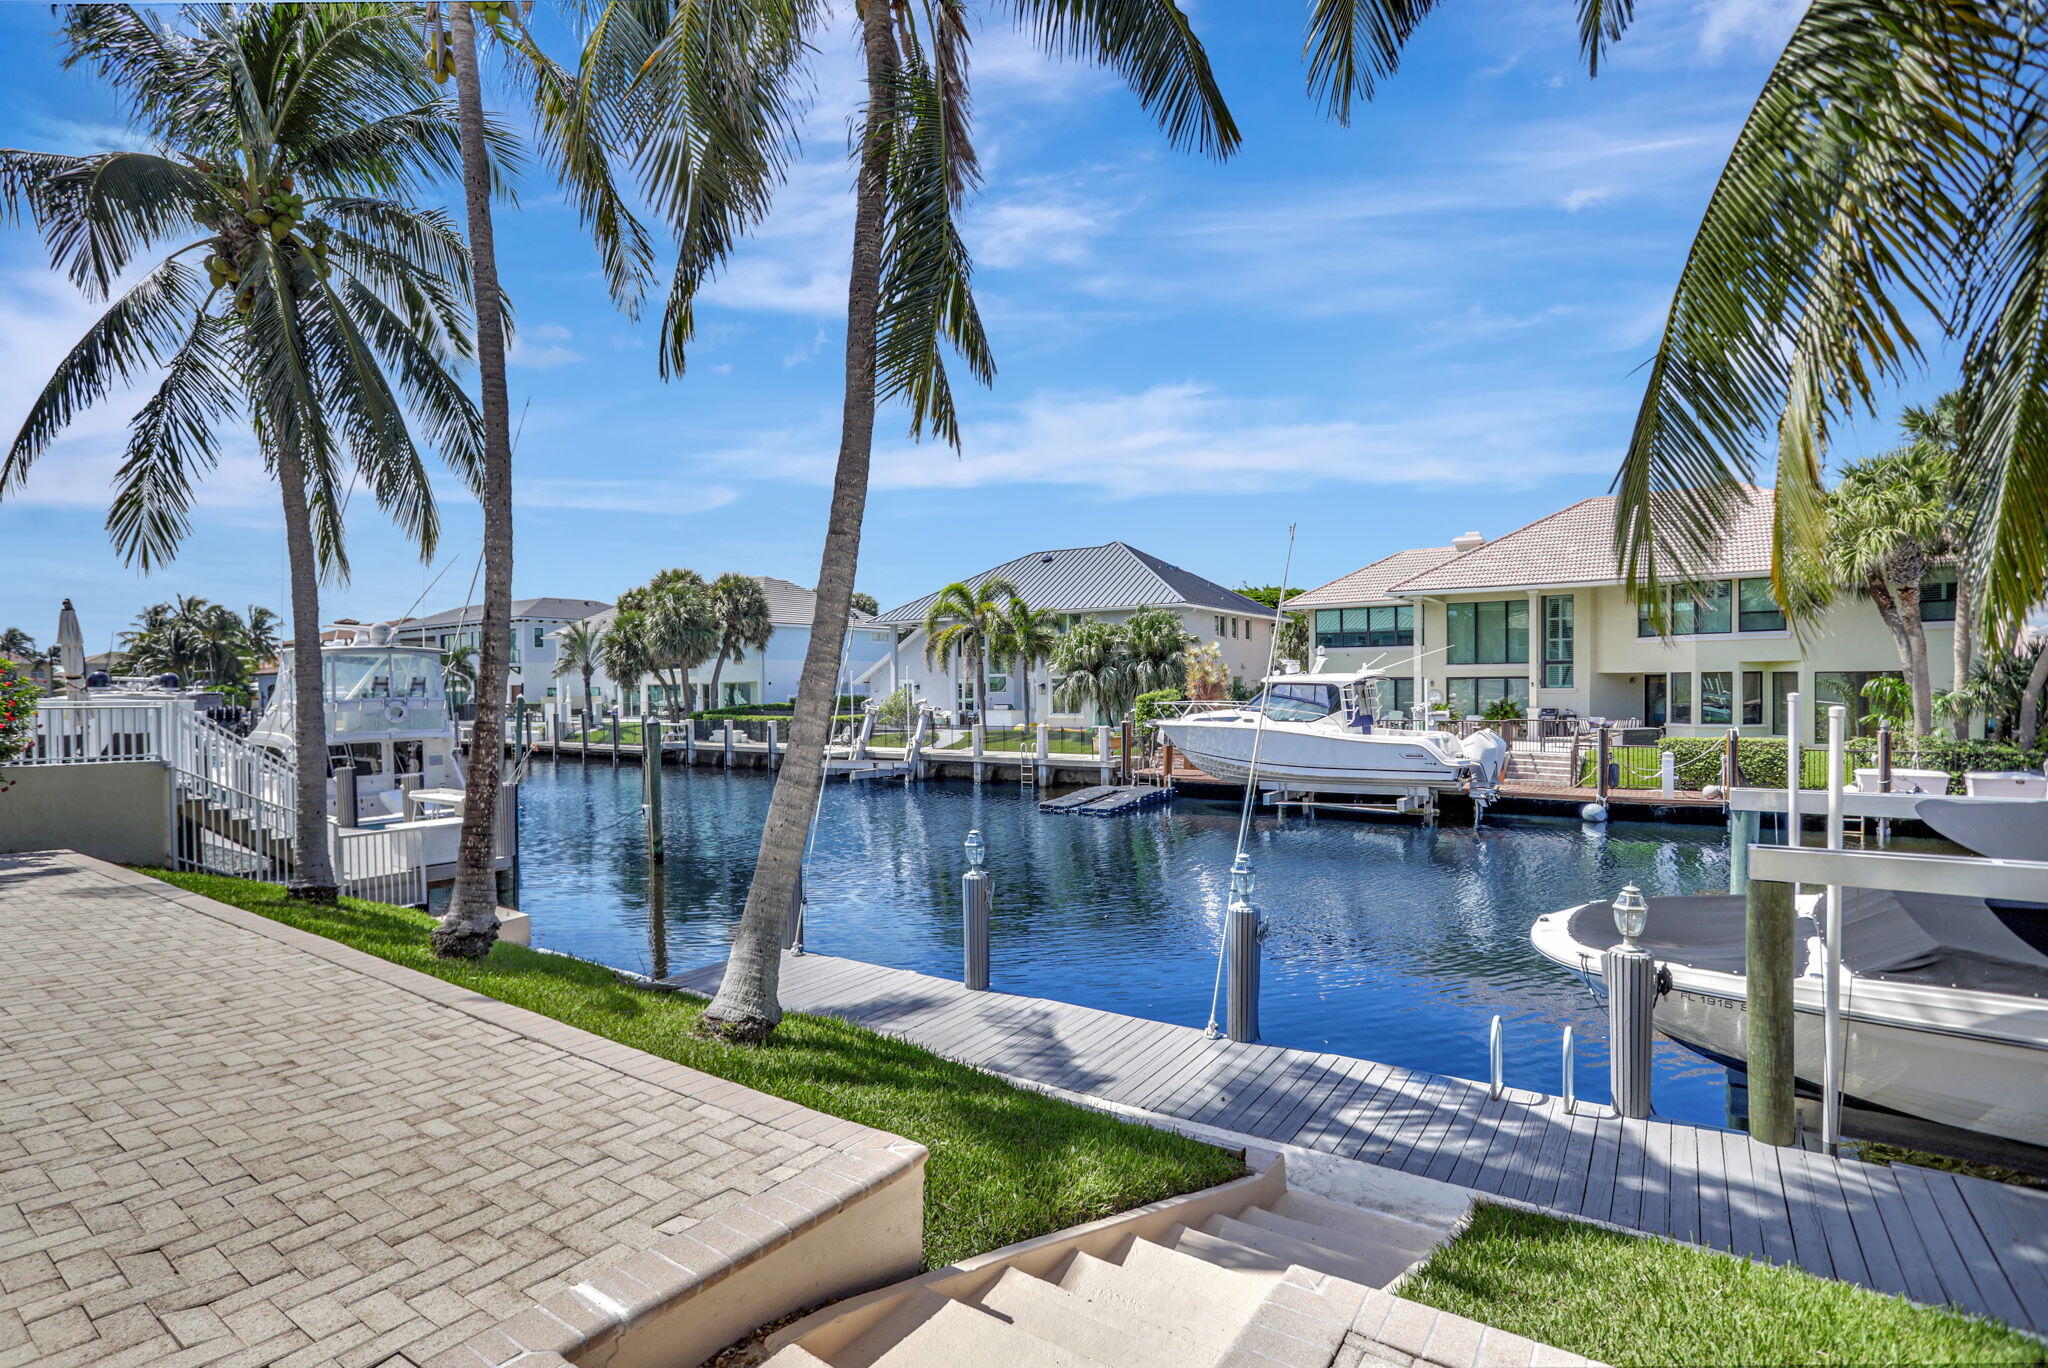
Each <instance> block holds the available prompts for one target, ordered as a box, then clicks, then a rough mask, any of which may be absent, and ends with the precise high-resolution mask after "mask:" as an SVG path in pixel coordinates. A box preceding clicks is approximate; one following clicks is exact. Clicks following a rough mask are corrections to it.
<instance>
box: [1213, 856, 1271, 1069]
mask: <svg viewBox="0 0 2048 1368" xmlns="http://www.w3.org/2000/svg"><path fill="white" fill-rule="evenodd" d="M1256 887H1258V878H1257V876H1256V875H1255V874H1253V873H1252V857H1251V856H1249V855H1246V854H1242V853H1240V854H1239V855H1238V857H1237V859H1236V861H1235V862H1234V863H1232V865H1231V866H1230V909H1229V910H1228V911H1227V912H1225V913H1224V914H1223V946H1224V960H1225V964H1226V965H1227V967H1228V972H1227V977H1228V979H1229V984H1228V987H1229V996H1228V999H1227V1010H1226V1012H1225V1015H1224V1029H1225V1034H1227V1035H1228V1036H1229V1037H1230V1038H1231V1039H1232V1040H1236V1041H1240V1042H1251V1041H1255V1040H1257V1039H1258V1038H1259V941H1260V940H1261V939H1262V938H1264V936H1265V934H1266V928H1265V925H1264V923H1263V922H1262V921H1261V920H1260V919H1259V911H1258V909H1257V908H1256V907H1253V906H1252V890H1253V889H1255V888H1256Z"/></svg>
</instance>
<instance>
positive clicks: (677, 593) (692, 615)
mask: <svg viewBox="0 0 2048 1368" xmlns="http://www.w3.org/2000/svg"><path fill="white" fill-rule="evenodd" d="M619 608H620V609H621V610H622V611H621V613H620V616H621V617H624V616H625V613H626V612H628V611H630V612H632V613H634V614H635V615H636V617H635V626H634V629H633V630H634V633H635V640H636V641H637V642H638V644H639V646H640V647H641V649H643V650H644V651H645V653H646V660H647V665H646V673H649V674H652V675H654V676H655V677H656V678H658V679H661V680H662V681H663V683H664V685H665V686H666V690H667V694H668V707H669V715H670V716H671V717H674V716H677V715H678V710H679V709H680V711H681V712H694V711H695V710H696V698H695V691H694V690H693V689H692V687H691V684H690V671H692V670H694V669H696V668H697V667H698V666H699V665H702V664H703V663H704V662H705V661H707V660H709V659H711V657H712V656H713V655H714V654H715V653H716V652H717V650H718V636H719V634H718V622H717V619H716V618H715V617H714V615H713V613H712V606H711V595H710V592H709V586H707V585H706V584H705V583H704V577H703V576H702V575H699V574H698V573H697V572H696V571H695V570H684V569H672V570H663V571H662V572H661V573H659V574H657V575H656V576H655V577H654V578H653V579H651V580H649V581H648V582H647V583H646V584H645V585H642V586H641V587H640V588H638V589H629V590H627V591H626V592H625V593H623V594H621V595H619ZM613 625H614V627H615V628H616V626H617V623H616V621H615V622H614V624H613ZM606 672H607V673H611V672H610V670H609V668H607V671H606ZM612 677H613V678H614V679H617V678H618V676H617V675H616V674H613V675H612Z"/></svg>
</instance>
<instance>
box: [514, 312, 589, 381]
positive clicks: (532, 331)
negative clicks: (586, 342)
mask: <svg viewBox="0 0 2048 1368" xmlns="http://www.w3.org/2000/svg"><path fill="white" fill-rule="evenodd" d="M573 336H574V334H572V333H571V332H570V331H569V330H568V329H567V328H565V327H563V326H562V325H561V324H559V323H536V324H534V325H533V326H532V327H530V328H521V329H520V330H519V331H518V332H516V333H514V334H513V336H512V350H511V351H509V352H507V353H506V354H505V364H506V365H508V366H524V367H525V368H526V369H528V370H553V369H554V368H555V367H556V366H569V365H574V364H575V363H576V362H578V361H581V360H582V359H583V353H582V352H579V351H577V350H576V349H574V348H573V347H569V346H565V345H564V344H565V343H567V342H568V341H569V340H570V339H571V338H572V337H573Z"/></svg>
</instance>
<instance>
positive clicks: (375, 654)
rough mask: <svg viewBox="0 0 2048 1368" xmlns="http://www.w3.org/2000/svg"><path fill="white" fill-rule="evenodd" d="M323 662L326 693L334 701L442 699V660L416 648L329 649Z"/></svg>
mask: <svg viewBox="0 0 2048 1368" xmlns="http://www.w3.org/2000/svg"><path fill="white" fill-rule="evenodd" d="M320 664H321V666H322V668H323V670H324V671H325V673H326V675H327V696H328V698H330V699H332V700H334V701H335V702H347V701H351V700H355V699H363V698H407V699H439V698H440V697H441V663H440V662H439V661H438V660H436V659H435V658H434V657H433V656H432V655H428V654H424V653H421V652H416V651H327V652H324V653H322V655H321V657H320Z"/></svg>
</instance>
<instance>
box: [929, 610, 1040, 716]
mask: <svg viewBox="0 0 2048 1368" xmlns="http://www.w3.org/2000/svg"><path fill="white" fill-rule="evenodd" d="M1016 597H1017V590H1016V588H1015V586H1013V585H1012V584H1011V583H1010V582H1009V581H1008V580H1006V579H1004V578H1003V577H1002V576H1001V575H990V576H989V577H988V578H987V579H985V580H983V581H981V582H980V583H979V584H976V585H973V586H971V587H970V586H969V585H965V584H961V583H958V582H955V583H953V584H949V585H947V586H946V587H945V588H943V589H941V590H939V593H938V596H937V597H936V598H934V599H933V600H932V601H931V606H930V607H929V608H927V609H925V614H924V663H925V664H927V665H937V664H938V663H939V662H940V661H945V662H947V668H948V669H949V670H950V669H951V665H952V662H953V661H956V660H958V661H961V662H963V663H964V664H965V665H966V666H967V677H968V678H969V679H970V680H972V681H973V683H974V716H975V720H977V721H980V720H981V719H984V718H986V717H987V716H988V662H989V656H990V653H991V652H990V647H991V645H992V644H993V643H994V641H995V639H996V637H997V636H998V635H999V634H1000V633H1001V631H1002V626H1001V624H1002V620H1003V605H1004V603H1006V602H1010V601H1014V600H1015V599H1016Z"/></svg>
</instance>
